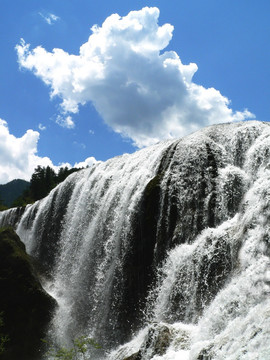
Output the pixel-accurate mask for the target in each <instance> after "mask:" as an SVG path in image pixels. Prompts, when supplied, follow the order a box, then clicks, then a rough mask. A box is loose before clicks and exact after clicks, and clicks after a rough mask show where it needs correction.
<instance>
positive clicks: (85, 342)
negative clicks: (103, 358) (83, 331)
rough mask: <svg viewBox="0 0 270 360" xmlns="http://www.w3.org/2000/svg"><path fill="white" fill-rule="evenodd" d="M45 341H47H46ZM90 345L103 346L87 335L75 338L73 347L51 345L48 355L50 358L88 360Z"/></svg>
mask: <svg viewBox="0 0 270 360" xmlns="http://www.w3.org/2000/svg"><path fill="white" fill-rule="evenodd" d="M43 341H44V340H43ZM44 342H45V343H47V342H46V341H44ZM89 347H93V348H95V349H101V346H100V345H99V344H97V343H96V342H95V341H94V340H93V339H91V338H89V337H87V336H80V337H78V338H76V339H75V340H73V347H71V348H66V347H59V348H57V349H56V348H54V347H50V349H49V351H48V353H47V355H48V356H49V358H50V359H54V360H79V359H84V360H86V359H87V358H86V352H87V350H88V349H89ZM88 360H90V359H88Z"/></svg>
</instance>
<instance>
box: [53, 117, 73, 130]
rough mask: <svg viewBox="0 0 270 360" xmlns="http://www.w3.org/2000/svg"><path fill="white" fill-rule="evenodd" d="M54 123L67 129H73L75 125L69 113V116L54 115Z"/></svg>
mask: <svg viewBox="0 0 270 360" xmlns="http://www.w3.org/2000/svg"><path fill="white" fill-rule="evenodd" d="M56 123H57V124H58V125H60V126H62V127H64V128H67V129H73V128H74V127H75V124H74V121H73V120H72V117H71V116H70V115H69V116H61V115H58V116H57V117H56Z"/></svg>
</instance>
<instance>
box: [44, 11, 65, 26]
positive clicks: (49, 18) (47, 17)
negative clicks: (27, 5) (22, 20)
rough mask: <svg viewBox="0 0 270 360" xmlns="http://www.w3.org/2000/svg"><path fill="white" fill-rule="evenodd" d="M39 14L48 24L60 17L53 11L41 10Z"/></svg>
mask: <svg viewBox="0 0 270 360" xmlns="http://www.w3.org/2000/svg"><path fill="white" fill-rule="evenodd" d="M39 15H40V16H41V17H42V19H43V20H45V21H46V23H47V24H48V25H53V24H54V23H55V22H56V21H57V20H59V19H60V17H59V16H56V15H55V14H51V13H46V14H45V13H42V12H40V13H39Z"/></svg>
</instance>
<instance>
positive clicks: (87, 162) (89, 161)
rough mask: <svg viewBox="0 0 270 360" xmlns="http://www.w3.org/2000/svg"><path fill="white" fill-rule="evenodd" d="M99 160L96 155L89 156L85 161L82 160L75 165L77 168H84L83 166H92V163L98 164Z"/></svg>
mask: <svg viewBox="0 0 270 360" xmlns="http://www.w3.org/2000/svg"><path fill="white" fill-rule="evenodd" d="M96 163H97V160H96V159H95V158H94V157H92V156H91V157H89V158H87V159H85V160H84V161H81V162H79V163H75V165H74V167H75V168H82V167H87V166H89V167H91V166H92V165H94V164H96Z"/></svg>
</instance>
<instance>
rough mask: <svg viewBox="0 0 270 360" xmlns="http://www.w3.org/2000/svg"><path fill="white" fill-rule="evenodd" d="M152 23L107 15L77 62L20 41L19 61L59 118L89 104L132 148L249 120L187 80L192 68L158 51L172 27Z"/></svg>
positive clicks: (153, 14) (152, 14) (138, 15)
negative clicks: (57, 105) (55, 101)
mask: <svg viewBox="0 0 270 360" xmlns="http://www.w3.org/2000/svg"><path fill="white" fill-rule="evenodd" d="M158 18H159V10H158V9H157V8H155V7H153V8H149V7H145V8H143V9H142V10H140V11H132V12H130V13H129V14H128V15H127V16H124V17H120V16H119V15H117V14H113V15H111V16H109V17H108V18H107V19H106V20H105V21H104V23H103V24H102V26H97V25H95V26H93V27H92V34H91V35H90V36H89V39H88V41H87V42H86V43H84V44H83V45H82V46H81V47H80V51H79V55H72V54H69V53H67V52H65V51H64V50H62V49H53V51H52V52H48V51H46V50H45V49H44V48H43V47H41V46H39V47H36V48H35V49H33V50H31V49H30V45H29V44H26V43H25V42H24V40H22V42H21V44H20V45H17V47H16V48H17V53H18V61H19V64H20V66H21V67H22V68H26V69H29V70H31V71H33V72H34V74H35V75H36V76H38V77H40V78H41V79H42V80H43V81H44V82H45V84H47V85H48V86H49V87H50V89H51V97H54V96H58V97H60V98H61V101H62V102H61V107H62V112H63V114H66V115H67V114H72V113H77V112H78V111H79V107H80V105H84V104H86V103H87V102H89V101H90V102H92V103H93V104H94V106H95V108H96V109H97V111H98V112H99V113H100V115H101V116H102V117H103V119H104V121H105V122H106V123H107V124H108V125H109V126H110V127H111V128H112V129H113V130H114V131H116V132H118V133H121V134H122V135H123V136H125V137H129V138H131V139H133V141H134V144H135V145H137V146H138V147H142V146H146V145H150V144H152V143H155V142H157V141H159V140H161V139H165V138H174V137H179V136H183V135H185V134H187V133H190V132H192V131H195V130H197V129H198V128H200V127H203V126H207V125H210V124H215V123H221V122H231V121H238V120H244V119H248V118H251V117H254V115H253V114H251V113H250V112H249V111H248V110H244V111H243V112H241V111H237V112H234V111H233V110H232V109H231V108H230V101H229V100H228V99H227V98H226V97H224V96H223V95H222V94H221V93H220V92H219V91H218V90H216V89H214V88H204V87H203V86H201V85H198V84H196V83H194V82H193V81H192V78H193V75H194V74H195V72H196V71H197V70H198V67H197V65H196V64H194V63H190V64H187V65H184V64H183V63H182V62H181V59H180V57H179V55H178V54H177V53H176V52H174V51H164V49H165V48H166V47H167V46H168V44H169V42H170V41H171V39H172V36H173V35H172V34H173V26H172V25H170V24H164V25H162V26H159V24H158ZM67 116H68V115H67Z"/></svg>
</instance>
